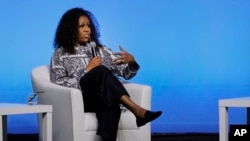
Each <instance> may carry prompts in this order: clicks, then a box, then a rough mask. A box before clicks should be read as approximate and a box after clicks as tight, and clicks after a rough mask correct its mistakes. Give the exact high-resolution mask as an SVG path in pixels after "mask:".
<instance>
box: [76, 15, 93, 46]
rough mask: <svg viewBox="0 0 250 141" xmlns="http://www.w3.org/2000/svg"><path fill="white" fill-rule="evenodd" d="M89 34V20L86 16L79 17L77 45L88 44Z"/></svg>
mask: <svg viewBox="0 0 250 141" xmlns="http://www.w3.org/2000/svg"><path fill="white" fill-rule="evenodd" d="M90 34H91V29H90V22H89V19H88V17H86V16H81V17H80V18H79V25H78V43H79V44H85V43H87V42H89V39H90Z"/></svg>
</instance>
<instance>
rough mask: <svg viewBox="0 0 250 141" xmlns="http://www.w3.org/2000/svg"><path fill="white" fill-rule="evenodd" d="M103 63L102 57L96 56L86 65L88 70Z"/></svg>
mask: <svg viewBox="0 0 250 141" xmlns="http://www.w3.org/2000/svg"><path fill="white" fill-rule="evenodd" d="M101 64H102V59H101V58H100V57H99V56H96V57H94V58H93V59H92V60H90V62H89V64H88V65H87V66H86V68H85V69H86V71H90V70H91V69H93V68H95V67H97V66H99V65H101Z"/></svg>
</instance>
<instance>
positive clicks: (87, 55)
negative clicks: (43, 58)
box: [50, 45, 139, 89]
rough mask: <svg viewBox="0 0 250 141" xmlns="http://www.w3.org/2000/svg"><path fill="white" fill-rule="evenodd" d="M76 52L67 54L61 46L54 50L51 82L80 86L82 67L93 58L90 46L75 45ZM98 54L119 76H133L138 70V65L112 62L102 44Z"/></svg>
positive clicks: (111, 56)
mask: <svg viewBox="0 0 250 141" xmlns="http://www.w3.org/2000/svg"><path fill="white" fill-rule="evenodd" d="M75 50H76V53H75V54H69V53H65V52H64V51H63V48H62V47H61V48H58V49H56V50H55V52H54V53H53V55H52V57H51V63H50V79H51V81H52V82H54V83H56V84H59V85H62V86H67V87H73V88H79V89H81V88H80V85H79V80H80V79H81V77H82V76H83V75H84V74H85V70H84V68H86V66H87V65H88V63H89V61H90V60H91V59H92V58H93V56H92V52H91V47H90V46H87V45H86V46H80V45H79V46H76V47H75ZM97 54H98V56H100V57H101V58H102V65H104V66H106V67H107V68H109V69H110V70H111V71H112V72H113V74H114V75H116V76H121V77H123V78H124V79H130V78H132V77H134V76H135V75H136V73H137V71H138V70H139V65H138V64H137V63H135V64H121V65H116V64H113V63H112V59H113V58H114V57H115V56H114V55H113V52H112V50H111V49H109V48H107V47H105V46H103V47H99V48H98V50H97Z"/></svg>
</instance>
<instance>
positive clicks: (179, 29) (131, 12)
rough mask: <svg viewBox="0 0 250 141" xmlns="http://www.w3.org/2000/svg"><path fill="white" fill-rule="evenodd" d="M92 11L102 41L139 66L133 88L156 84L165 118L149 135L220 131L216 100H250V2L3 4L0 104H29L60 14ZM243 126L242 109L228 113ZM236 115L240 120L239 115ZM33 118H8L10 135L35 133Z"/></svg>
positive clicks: (4, 0) (155, 99)
mask: <svg viewBox="0 0 250 141" xmlns="http://www.w3.org/2000/svg"><path fill="white" fill-rule="evenodd" d="M72 7H84V8H86V9H88V10H90V11H92V12H93V13H94V15H95V16H96V18H97V19H98V21H99V23H100V27H101V29H100V30H101V33H102V35H101V41H102V42H103V43H104V44H105V45H106V46H109V47H110V48H112V49H113V50H114V51H118V50H119V49H118V46H119V45H122V46H123V47H124V48H125V49H126V50H127V51H128V52H130V53H132V54H133V55H134V56H135V57H136V60H137V61H138V62H139V63H140V65H141V70H140V71H139V73H138V75H137V76H136V77H135V78H133V79H132V80H131V81H132V82H137V83H142V84H148V85H151V86H152V90H153V93H152V109H155V110H156V109H157V110H158V109H161V110H163V112H164V113H163V115H162V116H161V117H160V118H159V119H158V120H156V121H154V122H153V123H152V132H170V133H173V132H174V133H176V132H177V133H179V132H218V100H219V99H222V98H231V97H241V96H249V95H250V87H249V85H250V81H249V80H250V73H249V72H250V65H249V62H250V58H249V56H248V54H249V51H250V43H249V41H250V26H249V25H250V16H249V13H250V1H249V0H178V1H177V0H175V1H174V0H157V1H155V0H147V1H145V0H136V1H133V0H127V1H112V0H105V1H102V0H95V1H91V0H75V1H67V0H58V1H51V0H40V1H35V0H25V1H18V0H1V4H0V18H1V21H0V44H1V60H0V66H1V69H0V74H1V81H0V102H15V103H26V101H27V96H29V95H31V93H32V87H31V80H30V72H31V70H32V68H34V67H37V66H40V65H44V64H49V61H50V57H51V54H52V53H53V48H52V42H53V38H54V33H55V29H56V26H57V24H58V21H59V19H60V18H61V16H62V14H63V13H64V12H65V11H66V10H68V9H70V8H72ZM230 112H231V114H230V118H229V121H230V122H231V123H244V122H246V120H245V116H246V112H245V109H243V108H242V109H241V108H237V109H232V110H230ZM236 115H237V116H236ZM36 120H37V119H36V116H35V115H34V114H30V115H15V116H9V119H8V125H9V128H8V132H9V133H37V131H38V129H37V122H36Z"/></svg>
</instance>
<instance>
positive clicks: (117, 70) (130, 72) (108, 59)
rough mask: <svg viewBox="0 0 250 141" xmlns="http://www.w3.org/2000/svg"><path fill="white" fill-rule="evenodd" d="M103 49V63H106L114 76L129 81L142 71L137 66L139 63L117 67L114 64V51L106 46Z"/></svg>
mask: <svg viewBox="0 0 250 141" xmlns="http://www.w3.org/2000/svg"><path fill="white" fill-rule="evenodd" d="M102 49H103V50H102V54H103V61H104V62H105V65H106V66H108V68H110V70H111V71H112V72H113V74H114V75H116V76H120V77H123V78H124V79H126V80H128V79H131V78H133V77H134V76H135V75H136V74H137V71H138V70H139V69H140V66H139V65H138V64H137V62H134V63H127V64H120V65H116V64H114V63H112V60H113V59H114V58H116V56H114V55H113V51H112V50H111V49H110V48H107V47H105V46H104V47H103V48H102Z"/></svg>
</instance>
